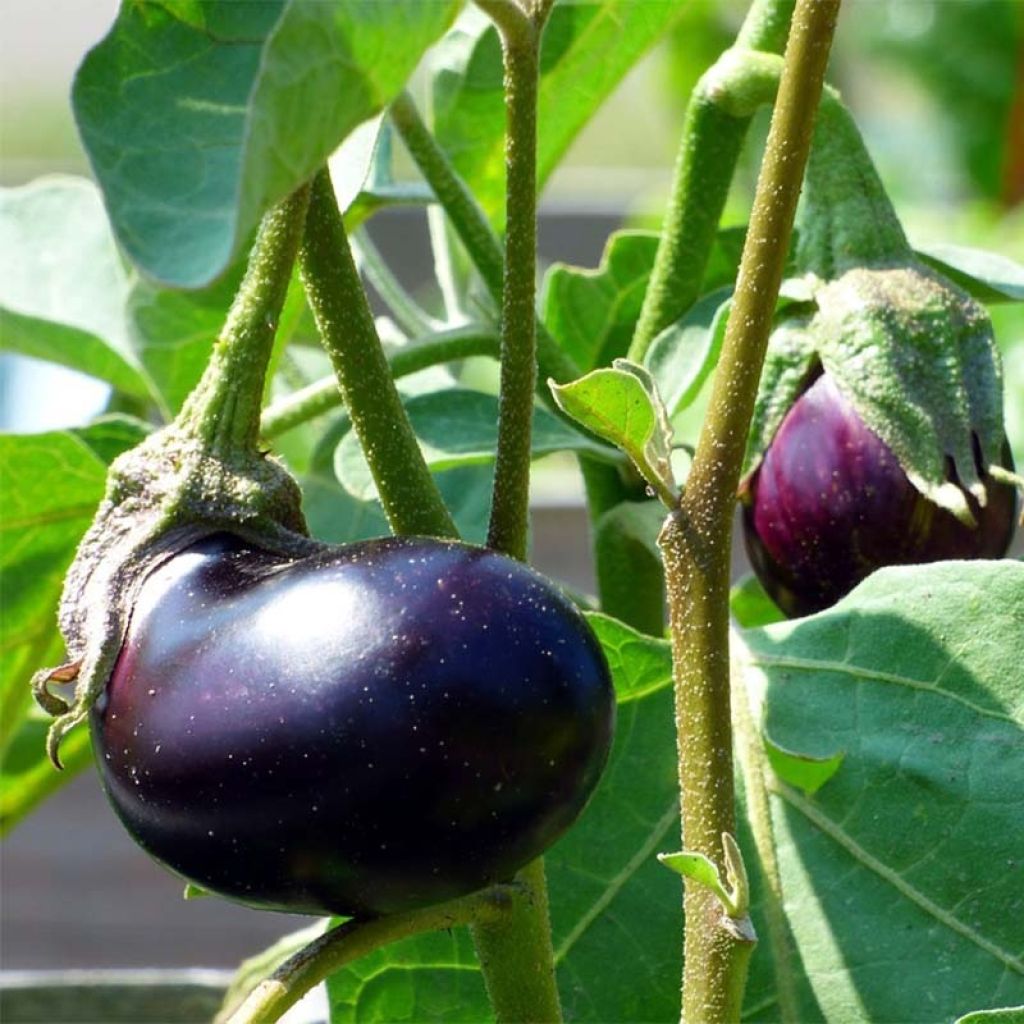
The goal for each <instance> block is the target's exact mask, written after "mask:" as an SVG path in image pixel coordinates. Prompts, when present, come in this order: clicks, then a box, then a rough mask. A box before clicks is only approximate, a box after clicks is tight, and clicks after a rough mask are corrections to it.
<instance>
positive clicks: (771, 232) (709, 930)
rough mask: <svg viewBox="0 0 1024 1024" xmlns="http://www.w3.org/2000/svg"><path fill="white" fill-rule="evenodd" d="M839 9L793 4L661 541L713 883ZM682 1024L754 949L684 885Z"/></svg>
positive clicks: (689, 758)
mask: <svg viewBox="0 0 1024 1024" xmlns="http://www.w3.org/2000/svg"><path fill="white" fill-rule="evenodd" d="M838 9H839V0H798V3H797V6H796V11H795V13H794V16H793V28H792V32H791V35H790V39H789V43H788V45H787V48H786V64H785V70H784V72H783V76H782V82H781V83H780V86H779V96H778V101H777V103H776V107H775V112H774V115H773V117H772V124H771V129H770V131H769V135H768V144H767V149H766V151H765V158H764V163H763V165H762V167H761V172H760V174H759V176H758V183H757V191H756V195H755V199H754V207H753V211H752V213H751V219H750V229H749V231H748V232H747V239H746V243H745V244H744V248H743V259H742V262H741V264H740V272H739V278H738V281H737V286H736V295H735V298H734V300H733V308H732V312H731V314H730V317H729V324H728V328H727V330H726V336H725V341H724V343H723V346H722V355H721V358H720V360H719V364H718V370H717V372H716V374H715V381H714V387H713V390H712V394H711V399H710V403H709V407H708V413H707V416H706V418H705V420H704V425H703V428H702V430H701V435H700V440H699V442H698V445H697V451H696V453H695V455H694V460H693V467H692V469H691V470H690V475H689V478H688V480H687V486H686V492H685V494H684V496H683V499H682V501H681V502H680V506H679V508H678V509H677V510H675V511H674V512H672V513H671V514H670V516H669V518H668V520H667V521H666V524H665V528H664V530H663V532H662V536H661V540H660V543H661V547H662V553H663V555H664V559H665V574H666V583H667V588H668V596H669V617H670V622H671V627H672V657H673V669H674V677H675V696H676V727H677V739H678V744H679V782H680V795H681V809H682V821H683V836H684V846H685V848H686V849H687V850H692V851H695V852H697V853H702V854H704V856H706V857H708V858H709V859H710V860H712V861H713V862H714V863H716V864H717V865H718V866H719V870H720V871H723V870H724V865H723V862H722V849H721V845H720V843H721V836H722V833H724V832H728V833H730V834H732V835H735V833H736V828H735V808H734V794H733V757H732V729H731V722H730V703H729V562H730V545H731V537H732V517H733V511H734V508H735V502H736V488H737V484H738V482H739V475H740V467H741V463H742V460H743V452H744V447H745V444H746V438H747V431H748V429H749V424H750V417H751V414H752V412H753V408H754V400H755V397H756V394H757V386H758V381H759V378H760V373H761V365H762V363H763V361H764V353H765V349H766V346H767V343H768V334H769V330H770V327H771V319H772V315H773V312H774V309H775V301H776V298H777V296H778V290H779V284H780V283H781V280H782V272H783V267H784V265H785V259H786V252H787V248H788V245H789V237H790V233H791V231H792V226H793V218H794V215H795V212H796V204H797V199H798V197H799V195H800V185H801V180H802V177H803V171H804V167H805V165H806V162H807V154H808V150H809V149H810V143H811V134H812V131H813V127H814V116H815V112H816V109H817V106H818V100H819V97H820V95H821V90H822V83H823V79H824V75H825V68H826V65H827V63H828V56H829V51H830V47H831V42H832V35H833V32H834V29H835V21H836V17H837V14H838ZM685 909H686V925H685V940H684V967H683V1020H685V1021H687V1022H688V1024H696V1022H704V1021H730V1020H738V1019H739V1014H740V1008H741V1005H742V993H743V986H744V981H745V976H746V970H747V963H748V961H749V957H750V953H751V950H752V941H751V939H750V938H749V937H745V936H744V935H743V934H742V933H741V932H740V931H738V930H737V929H734V928H733V927H730V920H729V919H727V918H726V917H725V916H724V915H723V911H722V907H721V905H720V904H719V902H718V900H717V898H716V897H715V896H714V894H713V893H711V892H710V891H709V890H708V889H706V888H704V887H702V886H700V885H695V884H693V883H690V882H687V884H686V895H685Z"/></svg>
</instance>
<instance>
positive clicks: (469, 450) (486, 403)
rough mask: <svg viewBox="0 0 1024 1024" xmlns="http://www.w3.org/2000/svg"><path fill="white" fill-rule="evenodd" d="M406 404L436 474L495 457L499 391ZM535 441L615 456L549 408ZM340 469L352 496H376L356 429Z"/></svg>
mask: <svg viewBox="0 0 1024 1024" xmlns="http://www.w3.org/2000/svg"><path fill="white" fill-rule="evenodd" d="M405 408H406V412H407V413H408V414H409V421H410V422H411V423H412V428H413V431H414V432H415V434H416V437H417V439H418V440H419V442H420V448H421V450H422V452H423V456H424V458H425V459H426V460H427V465H428V466H429V467H430V468H431V470H433V471H434V472H435V473H438V472H442V471H444V470H450V469H455V468H457V467H460V466H473V465H484V464H487V463H490V462H493V461H494V450H495V446H496V444H497V439H498V400H497V398H496V397H494V396H493V395H488V394H484V393H483V392H482V391H469V390H467V389H464V388H446V389H444V390H441V391H431V392H428V393H426V394H422V395H415V396H414V397H412V398H410V399H408V401H407V402H406V403H405ZM532 443H533V454H534V456H535V457H536V456H540V455H546V454H548V453H550V452H557V451H565V450H571V451H587V452H591V453H592V454H595V455H598V456H602V457H606V458H607V457H609V456H612V455H613V453H611V452H610V450H609V449H607V448H605V447H604V446H603V445H599V444H596V443H595V442H593V441H590V440H588V439H587V438H585V437H584V436H583V435H582V434H580V433H578V432H577V431H575V430H573V429H572V427H570V426H568V425H567V424H566V423H563V422H562V421H561V420H560V419H558V418H557V417H555V416H553V415H552V414H551V413H549V412H547V411H546V410H545V409H535V410H534V414H533V436H532ZM334 467H335V472H336V473H337V476H338V479H339V480H340V481H341V483H342V485H343V486H344V487H345V489H346V490H347V491H348V492H349V493H350V494H352V495H354V496H355V497H357V498H361V499H363V500H365V499H367V498H369V497H371V496H373V495H375V494H376V485H375V484H374V482H373V477H372V476H371V475H370V469H369V466H368V465H367V464H366V459H365V458H364V456H363V452H362V448H361V447H360V445H359V439H358V438H357V437H356V435H355V432H354V431H353V432H349V433H348V434H346V435H345V437H344V438H343V440H342V441H341V444H339V445H338V449H337V452H336V455H335V462H334Z"/></svg>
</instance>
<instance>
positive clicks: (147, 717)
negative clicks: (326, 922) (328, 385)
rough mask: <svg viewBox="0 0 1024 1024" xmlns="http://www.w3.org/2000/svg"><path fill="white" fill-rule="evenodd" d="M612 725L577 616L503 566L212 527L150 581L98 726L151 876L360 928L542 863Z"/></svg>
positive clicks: (391, 543) (102, 761)
mask: <svg viewBox="0 0 1024 1024" xmlns="http://www.w3.org/2000/svg"><path fill="white" fill-rule="evenodd" d="M614 718H615V701H614V694H613V690H612V684H611V679H610V676H609V672H608V667H607V664H606V662H605V659H604V656H603V654H602V651H601V648H600V645H599V644H598V642H597V640H596V639H595V638H594V636H593V634H592V632H591V630H590V628H589V627H588V625H587V623H586V621H585V620H584V618H583V617H582V615H581V614H580V613H579V612H578V611H577V610H576V609H575V608H574V607H573V606H572V604H570V603H569V602H568V601H567V600H566V599H565V598H564V597H563V596H562V595H561V594H560V593H559V592H558V591H557V590H556V589H555V588H554V587H553V586H552V585H551V584H550V583H549V582H547V581H546V580H545V579H544V578H543V577H541V576H539V575H538V574H537V573H535V572H533V571H532V570H530V569H528V568H527V567H525V566H523V565H521V564H519V563H517V562H514V561H511V560H510V559H508V558H505V557H503V556H501V555H498V554H495V553H494V552H491V551H487V550H484V549H480V548H474V547H470V546H467V545H464V544H456V543H447V542H441V541H434V540H423V539H399V538H390V539H384V540H376V541H369V542H365V543H361V544H354V545H351V546H347V547H342V548H331V549H324V550H323V551H322V552H319V553H317V554H314V555H312V556H310V557H308V558H305V559H298V560H294V559H292V560H288V559H283V558H281V557H280V556H277V555H273V554H269V553H267V552H265V551H262V550H260V549H258V548H257V547H255V546H254V545H252V544H251V543H248V542H245V541H242V540H240V539H239V538H237V537H235V536H232V535H227V534H219V535H215V536H213V537H210V538H207V539H205V540H203V541H201V542H200V543H198V544H196V545H194V546H192V547H191V548H189V549H187V550H185V551H183V552H182V553H180V554H178V555H176V556H174V557H173V558H172V559H170V560H169V561H168V562H166V563H165V564H164V565H162V566H161V567H159V568H157V569H156V570H155V571H153V572H152V573H151V575H150V576H148V577H147V578H146V580H145V581H144V583H143V585H142V587H141V590H140V593H139V595H138V599H137V601H136V604H135V606H134V609H133V612H132V616H131V621H130V625H129V629H128V634H127V637H126V639H125V642H124V644H123V647H122V649H121V653H120V657H119V659H118V661H117V664H116V666H115V668H114V671H113V674H112V677H111V679H110V681H109V683H108V685H107V688H106V691H105V693H104V694H103V695H102V697H101V698H100V700H99V701H98V702H97V703H96V705H95V706H94V708H93V710H92V729H93V736H94V740H95V745H96V749H97V751H98V759H99V765H100V771H101V774H102V778H103V782H104V786H105V788H106V791H107V794H108V796H109V798H110V801H111V803H112V804H113V806H114V809H115V811H116V812H117V814H118V815H119V817H120V818H121V820H122V822H123V823H124V825H125V826H126V828H127V829H128V831H129V832H130V833H131V834H132V836H133V837H134V838H135V839H136V840H137V841H138V842H139V843H140V844H141V845H142V846H143V847H144V848H145V849H146V850H147V851H148V852H149V853H150V854H152V855H153V856H154V857H155V858H157V859H158V860H159V861H162V862H163V863H164V864H165V865H166V866H168V867H169V868H171V869H173V870H174V871H175V872H177V873H178V874H180V875H181V876H183V877H184V878H186V879H188V880H190V881H192V882H194V883H195V884H197V885H199V886H201V887H202V888H204V889H206V890H209V891H211V892H214V893H218V894H221V895H223V896H227V897H229V898H232V899H235V900H239V901H241V902H244V903H247V904H250V905H252V906H255V907H261V908H266V909H276V910H287V911H291V912H297V913H309V914H345V915H355V916H372V915H377V914H382V913H389V912H395V911H403V910H408V909H411V908H415V907H419V906H423V905H427V904H431V903H436V902H438V901H441V900H445V899H449V898H453V897H455V896H458V895H461V894H463V893H467V892H471V891H473V890H476V889H478V888H481V887H482V886H485V885H487V884H489V883H493V882H499V881H504V880H507V879H510V878H511V877H512V876H513V875H514V873H515V872H516V871H517V870H518V869H519V868H520V867H522V866H523V865H525V864H526V863H528V862H529V861H531V860H532V859H534V858H535V857H537V856H539V855H540V854H541V853H542V852H543V851H544V850H545V849H547V847H549V846H550V845H551V844H552V843H553V842H554V841H555V840H556V839H558V837H559V836H560V835H562V833H563V832H565V830H566V829H567V828H568V827H569V826H570V825H571V824H572V823H573V821H574V820H575V819H576V818H577V816H578V815H579V814H580V812H581V810H582V809H583V806H584V805H585V803H586V802H587V799H588V797H589V796H590V794H591V792H592V791H593V789H594V787H595V786H596V784H597V781H598V778H599V777H600V775H601V771H602V769H603V767H604V765H605V762H606V760H607V757H608V752H609V748H610V744H611V739H612V732H613V726H614Z"/></svg>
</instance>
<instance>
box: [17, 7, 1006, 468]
mask: <svg viewBox="0 0 1024 1024" xmlns="http://www.w3.org/2000/svg"><path fill="white" fill-rule="evenodd" d="M638 2H640V0H638ZM745 8H746V4H745V3H743V2H742V0H690V2H689V3H688V4H687V5H686V7H685V10H684V11H683V13H682V15H681V18H680V21H679V24H678V26H677V27H676V29H675V30H674V31H673V32H672V34H671V35H670V37H669V38H667V39H666V40H665V41H664V42H663V43H662V44H661V45H659V46H658V47H657V48H655V49H654V50H653V51H652V52H651V53H650V54H649V55H648V57H647V58H646V59H645V60H643V61H642V62H641V63H640V64H639V65H638V66H637V67H636V68H635V69H634V70H633V72H632V73H631V74H630V75H629V76H628V77H627V79H626V80H625V81H624V82H623V84H622V86H621V87H620V88H619V89H618V90H617V92H616V93H615V94H614V95H613V96H612V98H611V100H610V101H609V102H608V103H607V104H606V105H605V107H604V108H603V109H602V110H601V111H600V112H599V113H598V115H597V116H596V117H595V118H594V119H593V120H592V121H591V122H590V123H589V124H588V125H587V127H586V128H585V129H584V130H583V132H582V133H581V134H580V136H579V138H578V139H577V140H576V142H575V143H574V144H573V146H572V148H571V150H570V152H569V154H568V156H567V158H566V159H565V161H564V162H563V164H562V166H561V167H560V168H559V169H558V171H557V172H556V173H555V175H554V176H553V178H552V180H551V182H550V185H549V187H548V189H547V192H546V194H545V198H544V207H543V209H544V210H545V211H546V212H548V213H551V214H559V213H563V214H564V213H571V214H573V215H574V216H575V217H576V218H577V219H582V220H581V223H582V221H583V220H585V219H586V216H587V215H588V214H592V215H595V216H596V215H601V216H603V217H604V218H607V217H608V216H609V215H611V216H614V217H617V218H621V220H622V221H623V222H624V223H627V224H634V225H639V226H644V227H656V226H657V225H658V223H659V221H660V214H661V210H662V208H663V204H664V200H665V197H666V193H667V188H668V182H669V175H670V171H671V166H672V161H673V158H674V152H675V146H676V140H677V138H678V134H679V127H680V125H681V123H682V117H683V112H684V109H685V98H686V96H687V95H688V94H689V91H690V89H692V87H693V84H694V82H695V81H696V80H697V78H698V77H699V75H700V74H701V72H702V71H703V70H704V68H706V67H707V66H708V65H709V64H710V63H711V62H712V61H713V60H714V59H715V57H716V56H717V54H718V53H719V52H720V51H721V50H722V49H723V48H724V47H726V46H727V45H728V44H729V42H730V41H731V39H732V38H733V37H734V35H735V32H736V30H737V28H738V26H739V24H740V21H741V19H742V16H743V13H744V11H745ZM115 9H116V3H115V2H114V0H53V2H52V3H50V4H47V5H38V4H37V3H35V0H5V4H4V17H5V27H6V31H5V32H4V33H3V34H2V35H0V116H2V124H3V131H2V135H0V183H2V184H3V185H6V186H11V185H18V184H22V183H24V182H27V181H29V180H31V179H32V178H35V177H38V176H39V175H42V174H48V173H59V172H70V173H84V174H87V173H88V165H87V162H86V159H85V156H84V153H83V151H82V148H81V145H80V143H79V141H78V137H77V133H76V131H75V127H74V123H73V120H72V117H71V112H70V105H69V102H68V91H69V88H70V82H71V76H72V74H73V72H74V68H75V66H76V65H77V62H78V60H79V59H80V58H81V56H82V54H83V53H84V52H85V49H86V48H87V47H88V46H90V45H91V44H92V43H93V42H94V41H95V40H96V39H98V38H99V36H100V35H102V33H103V32H104V31H105V30H106V27H107V26H108V24H109V22H110V19H111V18H112V16H113V13H114V10H115ZM830 77H831V80H832V81H833V83H834V84H835V85H837V86H838V87H839V88H840V89H841V90H842V92H843V93H844V96H845V98H846V99H847V102H848V103H849V104H850V105H851V107H852V108H853V110H854V112H855V114H856V116H857V119H858V122H859V123H860V125H861V128H862V130H863V132H864V134H865V137H866V140H867V143H868V146H869V149H870V151H871V153H872V155H873V156H874V158H875V160H876V162H877V164H878V166H879V170H880V172H881V174H882V178H883V180H884V181H885V183H886V185H887V187H888V188H889V189H890V192H891V194H892V196H893V198H894V200H895V202H896V206H897V208H898V210H899V212H900V215H901V217H902V218H903V220H904V223H905V225H906V227H907V231H908V234H909V235H910V238H911V240H912V242H914V243H915V244H920V245H926V244H933V243H937V242H951V243H957V244H961V245H971V246H975V247H978V248H989V249H993V250H995V251H998V252H1002V253H1004V254H1006V255H1008V256H1011V257H1013V258H1015V259H1018V260H1021V259H1024V3H1022V2H1020V0H849V2H848V3H847V4H846V5H845V8H844V11H843V15H842V23H841V27H840V31H839V34H838V41H837V47H836V52H835V57H834V61H833V67H832V72H831V76H830ZM766 124H767V115H765V116H763V117H762V118H761V119H760V123H759V124H758V125H757V126H756V127H755V131H754V132H752V133H751V138H750V144H749V145H748V147H747V153H746V154H745V158H744V161H743V164H742V166H741V168H740V172H739V174H738V175H737V178H736V182H735V186H734V189H733V194H732V199H731V201H730V205H729V209H728V211H727V214H726V222H727V223H742V222H743V220H745V218H746V215H747V211H748V209H749V203H750V196H751V192H752V188H753V181H754V176H755V173H756V168H757V163H758V159H759V156H760V144H761V141H762V140H763V138H764V133H765V130H766ZM542 255H543V256H545V257H546V258H548V259H558V258H560V257H561V256H562V254H560V253H557V252H546V253H543V254H542ZM599 255H600V252H599V249H598V250H595V251H594V253H593V256H592V263H593V264H595V265H596V263H597V261H598V258H599ZM424 269H426V268H424ZM993 316H994V319H995V322H996V329H997V335H998V337H999V340H1000V345H1001V347H1002V349H1003V351H1004V354H1005V357H1006V369H1007V383H1008V393H1007V419H1008V424H1007V425H1008V430H1009V433H1010V437H1011V441H1012V442H1013V446H1014V449H1015V451H1016V453H1017V455H1018V460H1020V458H1021V456H1024V307H1021V306H1019V305H1018V306H1001V307H997V308H995V309H994V310H993ZM45 372H46V373H47V374H50V373H60V374H66V373H67V372H68V371H58V370H56V369H53V368H47V369H46V371H45ZM42 379H43V378H42V371H41V370H40V369H39V368H38V367H30V365H29V363H27V362H26V361H24V360H22V359H16V358H15V357H11V356H3V357H0V427H3V428H7V429H11V428H14V429H22V430H23V429H43V428H45V427H49V426H56V425H63V423H64V422H73V420H71V419H69V417H72V416H74V417H75V419H79V420H80V418H81V414H77V413H75V412H74V411H73V408H72V406H73V405H74V403H72V406H68V405H67V404H65V403H60V406H61V408H60V409H58V410H56V411H54V410H53V409H52V403H51V409H50V410H46V409H41V408H40V403H39V402H38V401H37V400H35V399H34V398H33V393H34V391H35V387H38V386H40V385H41V382H42ZM42 386H43V387H47V388H48V387H50V386H51V385H50V384H49V383H47V384H43V385H42ZM90 386H91V385H87V384H86V383H85V382H84V380H82V381H79V382H78V384H77V386H76V392H77V394H78V395H79V397H80V398H81V400H82V401H83V402H85V403H86V404H87V405H88V403H89V402H90V401H91V402H92V404H93V405H98V403H99V402H100V401H102V397H101V396H95V395H92V392H91V390H90ZM90 396H91V397H90ZM695 413H696V410H695ZM57 414H63V416H64V419H63V420H62V421H61V420H59V416H57ZM48 416H49V417H54V416H57V419H47V417H48Z"/></svg>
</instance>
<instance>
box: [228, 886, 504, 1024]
mask: <svg viewBox="0 0 1024 1024" xmlns="http://www.w3.org/2000/svg"><path fill="white" fill-rule="evenodd" d="M505 893H506V890H504V889H502V888H493V889H485V890H484V891H483V892H479V893H474V894H473V895H471V896H464V897H462V898H461V899H457V900H451V901H450V902H448V903H439V904H436V905H434V906H431V907H424V908H423V909H422V910H414V911H411V912H409V913H407V914H389V915H387V916H385V917H378V918H376V919H374V920H371V921H347V922H345V924H342V925H339V926H338V927H337V928H334V929H333V930H332V931H329V932H327V934H326V935H322V936H321V937H320V938H318V939H314V940H313V941H312V942H311V943H310V944H309V945H308V946H305V947H304V948H303V949H300V950H299V952H298V953H296V954H294V955H293V956H291V957H289V958H288V959H287V960H286V961H285V962H284V963H283V964H281V966H280V967H278V968H277V970H276V971H274V973H273V974H272V975H271V976H270V977H269V978H267V979H265V980H264V981H262V982H260V984H259V985H257V986H256V987H255V988H254V989H253V990H252V992H250V993H249V995H248V997H247V998H246V999H245V1001H244V1002H243V1003H242V1005H241V1006H239V1007H238V1009H237V1010H235V1011H234V1013H232V1014H231V1016H230V1017H229V1018H228V1019H227V1022H226V1024H269V1022H272V1021H276V1020H278V1019H279V1018H280V1017H281V1015H282V1014H283V1013H284V1012H285V1011H286V1010H287V1009H288V1008H289V1007H291V1006H294V1005H295V1003H297V1002H298V1001H299V999H301V998H302V997H303V996H304V995H305V994H306V993H307V992H308V991H309V990H310V989H311V988H312V987H313V986H314V985H318V984H319V983H320V982H321V981H323V980H324V978H326V977H328V976H329V975H331V974H333V973H334V972H335V971H338V970H340V969H341V968H342V967H344V966H345V964H348V963H351V962H352V961H353V960H357V959H358V958H359V957H361V956H366V954H367V953H371V952H373V950H375V949H379V948H380V947H381V946H386V945H388V944H389V943H392V942H398V941H399V940H400V939H406V938H409V937H410V936H413V935H421V934H423V933H424V932H436V931H441V930H442V929H448V928H454V927H456V926H458V925H465V924H469V923H471V922H473V921H486V920H490V919H492V918H500V917H501V916H502V914H504V913H506V912H507V906H508V899H507V896H506V894H505Z"/></svg>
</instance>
